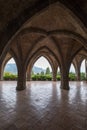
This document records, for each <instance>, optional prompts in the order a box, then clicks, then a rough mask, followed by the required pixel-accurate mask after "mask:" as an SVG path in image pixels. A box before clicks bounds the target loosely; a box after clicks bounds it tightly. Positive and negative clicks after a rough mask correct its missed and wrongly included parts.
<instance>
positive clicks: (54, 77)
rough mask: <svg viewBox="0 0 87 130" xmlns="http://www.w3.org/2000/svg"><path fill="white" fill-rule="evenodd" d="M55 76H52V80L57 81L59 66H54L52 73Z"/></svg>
mask: <svg viewBox="0 0 87 130" xmlns="http://www.w3.org/2000/svg"><path fill="white" fill-rule="evenodd" d="M52 76H53V77H52V80H53V81H56V76H57V67H54V69H53V75H52Z"/></svg>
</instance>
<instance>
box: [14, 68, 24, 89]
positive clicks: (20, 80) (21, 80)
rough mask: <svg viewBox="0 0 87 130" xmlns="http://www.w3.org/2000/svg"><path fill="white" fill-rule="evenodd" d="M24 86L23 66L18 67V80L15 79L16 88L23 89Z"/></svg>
mask: <svg viewBox="0 0 87 130" xmlns="http://www.w3.org/2000/svg"><path fill="white" fill-rule="evenodd" d="M25 88H26V70H25V69H24V67H22V66H21V67H19V68H18V81H17V87H16V90H18V91H20V90H24V89H25Z"/></svg>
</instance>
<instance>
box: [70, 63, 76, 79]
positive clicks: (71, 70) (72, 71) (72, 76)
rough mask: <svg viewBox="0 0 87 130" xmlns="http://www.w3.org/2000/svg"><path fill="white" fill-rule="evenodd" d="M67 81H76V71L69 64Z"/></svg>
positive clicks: (72, 65)
mask: <svg viewBox="0 0 87 130" xmlns="http://www.w3.org/2000/svg"><path fill="white" fill-rule="evenodd" d="M69 80H70V81H75V80H76V70H75V66H74V64H73V63H72V64H71V66H70V69H69Z"/></svg>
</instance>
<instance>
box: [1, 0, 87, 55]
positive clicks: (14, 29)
mask: <svg viewBox="0 0 87 130" xmlns="http://www.w3.org/2000/svg"><path fill="white" fill-rule="evenodd" d="M55 2H57V0H56V1H51V2H49V1H46V2H41V3H39V4H38V3H37V6H35V7H37V11H36V8H35V7H34V8H33V9H34V10H33V11H32V9H30V8H27V9H26V10H24V12H23V13H21V15H20V17H19V16H18V17H17V18H16V19H14V20H13V21H11V22H9V24H8V26H7V27H6V29H5V30H4V31H3V38H2V40H1V43H3V46H2V50H3V49H4V51H3V53H5V48H4V47H6V46H5V44H6V43H7V42H8V41H9V42H8V43H10V42H11V40H12V39H13V37H12V36H13V35H14V34H15V32H17V31H18V30H19V29H20V27H21V26H22V25H23V24H24V23H25V21H27V20H28V19H29V18H31V17H32V16H33V15H34V14H36V13H37V12H40V11H41V10H43V9H44V8H47V7H49V5H50V4H53V3H54V4H55ZM42 3H43V4H42ZM58 4H59V6H61V7H62V8H64V10H67V11H68V12H69V14H71V16H73V17H74V19H76V21H77V22H78V24H80V26H81V27H82V28H85V27H84V25H83V24H82V22H81V21H80V19H79V18H78V17H76V16H75V15H74V13H73V12H72V11H71V10H70V9H71V8H69V6H67V4H66V3H65V2H64V3H63V2H61V1H60V2H58ZM28 10H29V11H28ZM31 11H32V13H30V12H31ZM73 11H74V10H73ZM27 12H29V14H28V13H27ZM23 16H24V19H23ZM25 16H26V17H25ZM17 23H19V24H17ZM10 25H11V26H10ZM15 25H16V27H15ZM8 30H10V32H9V33H8ZM20 30H21V29H20ZM20 30H19V31H18V32H17V33H16V34H15V35H18V33H19V32H20ZM5 32H6V33H5ZM7 33H8V34H9V35H8V37H6V35H7ZM4 37H6V40H4ZM11 37H12V39H11ZM9 39H10V40H9Z"/></svg>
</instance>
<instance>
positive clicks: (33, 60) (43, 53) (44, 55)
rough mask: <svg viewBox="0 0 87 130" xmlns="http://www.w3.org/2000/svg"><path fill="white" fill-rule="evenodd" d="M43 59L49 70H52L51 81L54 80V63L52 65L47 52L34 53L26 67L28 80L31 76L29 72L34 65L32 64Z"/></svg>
mask: <svg viewBox="0 0 87 130" xmlns="http://www.w3.org/2000/svg"><path fill="white" fill-rule="evenodd" d="M41 56H43V57H45V58H46V59H47V61H48V62H49V64H50V66H51V68H52V74H53V80H54V75H55V68H54V63H53V59H52V57H51V56H49V54H48V52H44V51H40V52H38V53H36V54H35V55H34V56H33V58H32V59H31V61H30V62H29V65H28V67H27V68H28V69H27V70H28V71H29V75H28V76H29V80H30V74H31V70H32V66H33V65H34V63H35V62H36V61H37V60H38V59H39V58H40V57H41Z"/></svg>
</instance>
